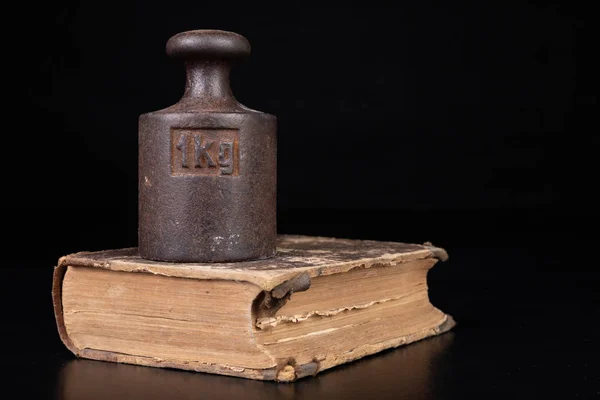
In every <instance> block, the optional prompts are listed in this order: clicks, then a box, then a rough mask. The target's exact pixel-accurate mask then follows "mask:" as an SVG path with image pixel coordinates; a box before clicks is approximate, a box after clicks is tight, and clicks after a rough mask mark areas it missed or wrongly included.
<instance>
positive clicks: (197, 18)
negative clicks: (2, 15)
mask: <svg viewBox="0 0 600 400" xmlns="http://www.w3.org/2000/svg"><path fill="white" fill-rule="evenodd" d="M249 5H250V4H245V5H244V7H241V8H239V7H237V6H236V5H234V4H230V3H228V4H223V5H222V6H220V7H216V6H214V5H209V4H205V3H203V2H177V1H173V2H160V3H159V2H121V3H110V2H87V1H86V2H81V4H79V3H77V2H70V3H69V2H63V3H55V2H47V3H45V4H40V5H36V6H35V7H32V8H31V9H29V10H23V13H24V15H26V16H27V17H26V22H27V29H25V28H23V32H20V33H19V35H18V36H17V38H18V39H19V40H21V42H19V43H18V45H17V46H16V47H17V49H15V54H12V56H14V57H15V58H17V59H18V61H19V62H18V68H19V72H20V73H21V74H22V77H19V78H18V77H16V76H14V77H13V76H10V77H9V78H7V80H9V81H13V80H14V81H18V82H19V84H20V85H21V88H20V90H19V95H18V96H17V97H15V98H16V101H14V102H13V107H14V109H13V110H12V111H11V112H9V113H7V114H5V118H6V119H7V121H12V122H13V123H15V122H16V128H11V129H7V130H6V131H5V132H4V135H3V140H5V141H6V140H8V142H9V143H8V145H7V146H6V147H5V148H4V149H5V157H4V160H5V161H6V160H8V161H9V163H8V164H9V169H7V170H6V171H7V173H6V176H7V184H6V186H5V190H4V191H3V193H4V196H3V204H4V205H3V209H4V212H5V221H4V224H3V225H4V231H5V233H6V235H5V237H8V242H6V241H5V245H4V257H5V260H6V267H5V268H4V269H5V271H7V274H6V275H5V280H4V286H5V287H4V289H3V291H2V294H3V297H4V296H6V298H7V300H4V302H3V304H4V305H5V306H4V309H3V313H4V316H3V318H2V320H3V324H2V326H3V329H2V330H1V333H0V335H1V336H0V337H1V338H2V339H3V343H6V348H5V357H4V363H5V366H7V367H9V368H10V375H9V377H10V378H9V379H8V382H9V385H15V387H19V388H20V390H22V391H24V392H25V393H27V392H32V393H33V394H34V395H36V396H37V397H38V398H52V397H53V396H57V397H61V395H59V393H63V392H64V391H63V392H61V387H63V386H61V385H63V383H61V382H64V379H67V380H68V379H71V380H73V379H77V381H78V382H83V383H82V384H81V391H80V392H78V393H77V394H78V396H79V398H129V397H131V398H142V397H143V398H159V394H158V392H157V391H153V390H151V389H149V387H152V386H151V385H150V383H151V382H164V385H165V386H161V387H163V388H164V387H172V392H169V393H171V396H172V397H171V398H195V397H196V396H197V397H200V398H204V397H202V395H201V394H204V395H206V396H208V397H209V398H210V397H213V398H217V397H220V398H227V397H234V396H238V398H240V396H241V397H242V398H243V397H244V396H247V397H250V398H254V397H256V398H259V397H260V396H259V394H262V395H263V396H264V397H268V396H280V397H283V398H291V397H293V396H298V395H299V396H302V395H304V396H310V397H313V398H314V397H317V398H319V397H322V398H325V397H327V398H335V397H337V398H349V397H352V396H354V397H356V398H361V397H370V396H375V395H378V396H380V397H394V396H395V397H406V398H438V397H441V398H454V397H456V398H465V397H470V396H472V397H473V398H491V397H498V398H505V397H519V398H521V397H522V398H529V397H532V396H533V397H535V396H536V395H541V394H556V395H558V396H559V397H561V398H589V397H597V396H599V394H600V378H599V376H600V373H599V371H600V368H599V367H600V365H599V364H600V363H599V362H598V355H599V354H598V346H597V344H596V341H597V339H598V336H599V330H598V328H597V327H596V320H597V319H598V317H599V316H600V315H599V313H598V305H599V300H600V299H599V297H598V294H597V293H595V291H596V289H597V286H598V278H599V273H598V268H597V261H596V260H597V258H598V255H597V250H598V242H597V239H598V235H597V230H598V228H597V227H598V223H599V222H600V218H599V213H598V210H597V204H598V201H599V200H600V197H599V196H598V194H596V192H595V191H594V190H593V188H594V186H596V185H597V183H598V169H599V168H598V166H597V165H598V162H597V153H598V149H599V147H600V146H599V145H600V143H599V140H598V132H599V126H598V122H597V118H598V112H597V107H596V102H597V97H596V96H597V92H596V86H595V82H594V74H596V73H597V70H598V64H597V62H595V58H596V57H595V53H597V43H596V42H595V41H594V39H593V34H592V28H593V27H594V26H595V23H596V21H595V20H594V19H592V17H593V15H594V14H593V13H592V11H591V7H585V6H583V5H582V4H580V3H576V2H553V3H548V2H473V3H467V2H438V3H429V2H401V3H400V5H396V6H394V7H383V6H382V7H375V6H374V5H373V6H371V7H366V6H364V7H361V8H358V7H356V8H351V7H341V6H338V7H335V8H333V7H331V8H326V7H321V8H316V7H310V6H308V5H303V4H293V3H290V4H287V3H286V4H283V3H282V4H279V7H277V8H274V7H267V6H264V7H261V8H258V7H249ZM284 7H285V8H284ZM190 29H223V30H231V31H235V32H238V33H240V34H242V35H244V36H246V37H247V38H248V40H249V41H250V43H251V44H252V46H253V48H252V55H251V56H250V58H249V59H248V60H246V62H245V63H244V64H242V65H241V66H239V67H238V68H237V69H236V70H235V72H234V74H233V76H232V87H233V91H234V93H235V95H236V98H237V99H238V100H239V101H240V102H241V103H243V104H245V105H247V106H249V107H251V108H254V109H258V110H261V111H264V112H268V113H270V114H274V115H276V116H277V118H278V214H277V215H278V229H279V232H281V233H298V234H309V235H320V236H337V237H348V238H359V239H376V240H392V241H403V242H414V243H422V242H424V241H432V242H433V243H434V244H436V245H438V246H441V247H444V248H446V249H447V250H448V252H449V254H450V260H449V261H448V262H446V263H443V264H439V265H438V266H436V267H435V268H434V269H433V270H432V271H431V273H430V275H429V286H430V296H431V299H432V302H433V303H434V305H436V306H437V307H439V308H441V309H442V310H444V311H446V312H448V313H450V314H452V315H453V316H454V317H455V319H456V320H457V321H458V323H459V325H458V326H457V327H456V329H455V330H454V331H453V332H452V333H449V334H447V335H444V336H442V337H440V338H437V339H432V340H427V341H424V342H421V343H418V344H415V345H413V346H408V347H406V348H403V349H398V350H395V351H390V352H386V353H384V354H383V355H381V356H377V357H370V358H368V359H366V360H363V361H359V362H357V363H354V364H351V365H349V366H346V367H340V368H338V369H336V370H334V371H331V372H327V373H323V374H322V375H319V376H318V377H317V378H314V379H307V380H304V381H300V382H298V383H295V384H292V385H283V386H282V385H276V384H270V383H261V382H252V381H245V380H241V379H234V378H224V377H215V376H206V375H203V374H191V373H186V372H178V371H163V370H153V369H152V370H151V369H148V368H141V367H134V366H115V365H111V364H106V363H97V362H91V361H77V362H75V361H71V360H72V359H73V357H72V356H71V355H70V353H68V351H67V350H66V349H65V348H64V347H63V345H62V343H60V340H59V338H58V334H57V332H56V327H55V325H54V318H53V313H52V307H51V298H50V288H51V275H52V267H53V266H54V265H55V264H56V261H57V259H58V257H60V256H62V255H65V254H68V253H72V252H76V251H82V250H102V249H108V248H119V247H129V246H135V245H136V242H137V118H138V116H139V115H140V114H142V113H145V112H148V111H154V110H158V109H161V108H165V107H167V106H169V105H171V104H173V103H175V102H176V101H177V100H178V99H179V97H180V96H181V94H182V92H183V85H184V72H183V67H182V66H181V64H180V63H179V61H177V60H171V59H169V58H168V57H167V56H166V54H165V50H164V47H165V43H166V41H167V39H168V38H169V37H170V36H172V35H173V34H176V33H178V32H181V31H185V30H190ZM11 40H13V43H14V38H11ZM7 83H11V82H7ZM9 123H10V122H9ZM9 123H7V125H8V124H9ZM5 143H6V142H5ZM6 187H7V188H8V189H6ZM443 338H445V339H443ZM419 365H420V366H421V367H422V368H417V367H416V366H419ZM423 368H424V370H426V371H427V373H422V372H418V371H422V370H423ZM148 371H152V372H148ZM5 376H6V375H5ZM65 376H66V377H67V378H64V377H65ZM69 376H70V377H71V378H69ZM13 377H14V378H13ZM59 377H63V378H61V379H59ZM75 377H77V378H75ZM81 377H83V378H81ZM378 377H379V379H378ZM382 377H383V378H382ZM119 379H120V380H119ZM111 382H112V383H111ZM115 382H116V383H115ZM149 385H150V386H149ZM103 390H104V391H106V392H103ZM86 391H87V392H86ZM63 394H64V393H63ZM94 396H95V397H94ZM152 396H155V397H152ZM67 397H68V396H67ZM68 398H73V395H71V397H68Z"/></svg>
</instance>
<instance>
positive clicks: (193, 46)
mask: <svg viewBox="0 0 600 400" xmlns="http://www.w3.org/2000/svg"><path fill="white" fill-rule="evenodd" d="M167 52H168V53H169V54H170V55H172V56H178V57H182V58H184V59H185V60H186V68H187V83H186V90H185V94H184V96H183V98H182V99H181V100H180V101H179V102H178V103H177V104H175V105H174V106H171V107H169V108H167V109H164V110H160V111H156V112H151V113H147V114H143V115H141V116H140V119H139V232H138V233H139V235H138V236H139V251H140V255H141V256H142V257H143V258H146V259H151V260H160V261H173V262H228V261H242V260H251V259H260V258H267V257H270V256H272V255H274V254H275V239H276V148H277V143H276V119H275V117H274V116H272V115H269V114H265V113H261V112H258V111H254V110H251V109H248V108H246V107H244V106H242V105H241V104H239V103H238V102H237V101H236V100H235V98H234V97H233V95H232V94H231V90H230V89H229V71H230V67H231V65H232V63H233V62H234V61H235V60H237V59H239V58H241V57H243V56H244V55H245V54H247V53H249V45H248V43H247V41H246V40H245V39H244V38H243V37H241V36H239V35H236V34H233V33H229V32H222V31H191V32H185V33H182V34H179V35H176V36H174V37H173V38H171V39H170V40H169V42H168V43H167Z"/></svg>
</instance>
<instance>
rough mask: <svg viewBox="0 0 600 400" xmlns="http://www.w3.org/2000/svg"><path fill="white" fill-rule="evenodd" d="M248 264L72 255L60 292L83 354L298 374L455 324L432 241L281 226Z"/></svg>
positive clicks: (63, 264) (70, 335)
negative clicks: (267, 252) (446, 307)
mask: <svg viewBox="0 0 600 400" xmlns="http://www.w3.org/2000/svg"><path fill="white" fill-rule="evenodd" d="M277 252H278V254H277V256H276V257H274V258H271V259H268V260H259V261H247V262H240V263H213V264H183V263H166V262H154V261H148V260H144V259H141V258H140V257H139V256H138V254H137V249H135V248H131V249H121V250H108V251H101V252H83V253H76V254H71V255H68V256H65V257H62V258H61V259H60V260H59V263H58V266H57V267H56V268H55V272H54V284H53V300H54V310H55V315H56V321H57V325H58V330H59V333H60V337H61V339H62V341H63V342H64V344H65V345H66V346H67V347H68V348H69V349H70V350H71V351H72V352H73V353H74V354H75V355H77V356H78V357H82V358H89V359H95V360H104V361H113V362H122V363H130V364H139V365H146V366H153V367H169V368H180V369H185V370H193V371H200V372H210V373H218V374H224V375H233V376H240V377H245V378H252V379H261V380H276V381H281V382H289V381H293V380H295V379H298V378H301V377H304V376H310V375H315V374H316V373H318V372H320V371H323V370H326V369H328V368H331V367H334V366H336V365H340V364H343V363H346V362H349V361H352V360H356V359H359V358H361V357H364V356H367V355H370V354H374V353H377V352H379V351H382V350H385V349H388V348H392V347H397V346H400V345H404V344H408V343H411V342H414V341H416V340H420V339H423V338H426V337H428V336H433V335H437V334H440V333H443V332H445V331H447V330H449V329H451V328H452V327H453V326H454V321H453V320H452V318H451V317H450V316H449V315H446V314H445V313H443V312H442V311H440V310H438V309H437V308H435V307H434V306H433V305H432V304H431V303H430V301H429V297H428V293H427V271H429V269H430V268H431V267H433V265H434V264H435V263H436V262H437V261H438V260H445V259H446V258H447V254H446V252H445V251H444V250H443V249H441V248H437V247H434V246H432V245H430V244H425V245H417V244H404V243H395V242H377V241H358V240H346V239H334V238H321V237H307V236H288V235H284V236H280V237H279V238H278V244H277Z"/></svg>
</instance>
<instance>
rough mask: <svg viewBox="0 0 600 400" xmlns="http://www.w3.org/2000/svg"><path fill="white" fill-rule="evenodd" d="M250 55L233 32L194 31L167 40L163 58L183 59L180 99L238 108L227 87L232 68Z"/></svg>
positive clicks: (245, 43)
mask: <svg viewBox="0 0 600 400" xmlns="http://www.w3.org/2000/svg"><path fill="white" fill-rule="evenodd" d="M249 54H250V43H249V42H248V40H247V39H246V38H245V37H243V36H241V35H239V34H237V33H233V32H227V31H219V30H194V31H187V32H182V33H178V34H177V35H175V36H173V37H171V38H170V39H169V40H168V41H167V55H169V56H170V57H173V58H180V59H183V61H184V64H185V69H186V75H187V79H186V86H185V92H184V95H183V99H182V100H185V99H186V98H194V99H196V100H201V101H202V102H203V103H204V104H205V105H209V104H211V105H212V106H213V107H214V106H219V105H221V106H231V105H233V104H235V105H238V104H239V103H237V101H236V100H235V98H234V97H233V94H232V92H231V85H230V80H229V76H230V72H231V68H232V67H233V65H235V64H237V63H239V62H240V61H242V60H243V59H244V58H246V57H247V56H248V55H249Z"/></svg>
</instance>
